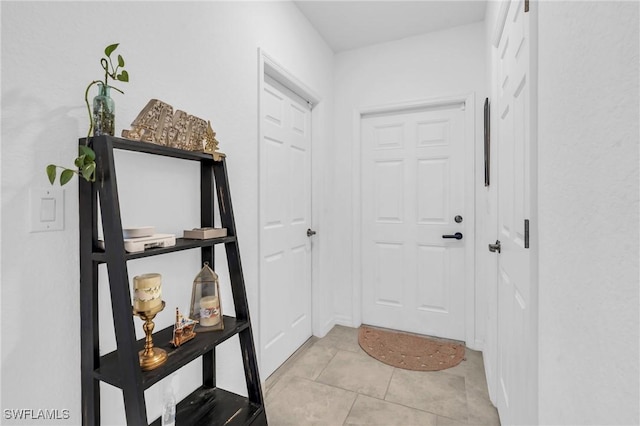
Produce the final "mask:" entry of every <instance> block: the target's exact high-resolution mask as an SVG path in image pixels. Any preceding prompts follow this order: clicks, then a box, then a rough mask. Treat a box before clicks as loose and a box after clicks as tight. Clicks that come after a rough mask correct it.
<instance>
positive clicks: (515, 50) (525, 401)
mask: <svg viewBox="0 0 640 426" xmlns="http://www.w3.org/2000/svg"><path fill="white" fill-rule="evenodd" d="M532 3H533V2H532ZM533 4H534V5H535V4H536V3H533ZM530 34H531V32H530V13H525V10H524V5H523V3H522V2H521V1H512V2H511V4H510V6H509V10H508V14H507V19H506V23H505V26H504V30H503V34H502V37H501V39H500V43H499V45H498V56H499V59H498V110H497V113H498V239H499V240H500V242H501V253H500V254H498V303H497V306H498V315H497V321H498V350H497V355H498V360H497V361H498V365H497V378H498V383H497V384H498V392H497V393H498V395H497V403H498V404H497V405H498V412H499V413H500V418H501V421H502V423H503V424H536V422H537V420H536V395H535V394H536V390H537V387H536V383H537V376H536V374H537V367H536V364H537V359H536V357H535V354H536V353H537V340H536V336H535V327H536V317H537V309H536V308H535V306H532V304H533V303H534V300H535V299H534V292H533V290H532V285H531V249H530V248H528V247H529V238H528V235H527V226H528V225H527V222H525V221H528V220H529V219H530V218H531V212H532V209H531V200H532V198H531V185H532V179H531V176H532V174H531V156H530V155H531V154H530V153H531V148H532V146H531V145H532V144H531V134H532V132H531V125H532V123H531V114H532V105H533V103H532V101H531V95H532V90H531V85H532V82H531V77H532V74H531V71H530V67H531V58H530V56H531V53H530Z"/></svg>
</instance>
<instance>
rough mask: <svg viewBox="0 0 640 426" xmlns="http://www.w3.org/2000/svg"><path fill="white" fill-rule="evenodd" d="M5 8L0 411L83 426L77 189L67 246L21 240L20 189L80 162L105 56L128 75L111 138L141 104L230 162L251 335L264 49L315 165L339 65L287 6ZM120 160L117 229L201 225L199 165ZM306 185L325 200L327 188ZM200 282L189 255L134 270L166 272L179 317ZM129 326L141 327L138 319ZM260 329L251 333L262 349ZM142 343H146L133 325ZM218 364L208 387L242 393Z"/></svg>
mask: <svg viewBox="0 0 640 426" xmlns="http://www.w3.org/2000/svg"><path fill="white" fill-rule="evenodd" d="M1 7H2V122H3V127H2V160H1V161H2V254H3V258H2V344H3V345H2V391H3V392H2V396H3V399H2V401H1V405H2V408H3V409H5V408H36V409H37V408H57V409H68V410H70V413H71V419H69V420H68V421H67V422H66V424H79V422H80V418H81V413H80V352H79V343H80V327H79V311H80V307H79V301H78V299H79V282H78V281H79V271H78V242H77V241H78V230H77V228H78V225H77V224H78V213H77V210H78V202H77V184H76V182H75V180H74V181H73V182H72V183H71V184H69V185H67V186H66V187H65V188H64V189H65V229H64V231H61V232H49V233H30V232H29V229H30V228H29V222H28V219H29V216H28V214H26V212H27V211H28V197H27V195H28V192H29V190H30V189H36V188H46V187H48V185H49V183H48V181H47V179H46V175H45V173H44V168H45V166H46V164H48V163H50V162H54V163H57V164H62V165H70V163H71V160H72V159H73V158H74V157H75V155H76V150H77V148H76V146H77V138H78V137H81V136H83V135H86V132H87V117H86V110H85V106H84V100H83V94H84V89H85V87H86V84H87V83H88V82H89V81H91V80H93V79H99V78H101V72H100V65H99V59H100V57H101V56H102V51H103V49H104V47H105V46H106V45H108V44H110V43H113V42H120V43H121V46H120V48H119V49H118V51H117V52H118V53H121V54H122V55H123V56H124V58H125V60H126V68H127V69H128V71H129V73H130V76H131V82H130V83H128V84H119V85H117V86H118V87H120V88H121V89H123V90H124V91H125V93H126V94H125V95H124V96H123V95H119V94H114V96H113V97H114V99H115V102H116V108H117V122H116V127H117V133H118V134H119V133H120V130H121V129H123V128H129V124H130V123H131V121H132V120H133V119H134V118H135V116H136V115H137V113H138V111H140V109H142V107H143V106H144V105H145V104H146V103H147V101H148V100H149V99H151V98H159V99H161V100H163V101H165V102H168V103H170V104H172V105H173V106H174V107H175V108H176V109H182V110H184V111H186V112H188V113H191V114H194V115H196V116H199V117H202V118H204V119H209V120H211V122H212V126H213V128H214V130H215V131H217V137H218V140H219V141H220V144H221V150H222V151H224V152H226V153H227V154H228V168H229V175H230V181H231V188H232V192H233V193H232V196H233V201H234V204H235V206H234V207H235V213H236V224H237V227H238V235H239V239H240V247H241V253H242V260H243V266H244V277H245V280H246V284H247V291H248V297H249V303H250V308H251V311H252V317H253V320H254V323H255V322H256V320H257V319H258V318H259V316H258V315H257V306H258V303H257V302H258V292H259V287H258V264H259V263H258V253H257V247H258V241H257V235H258V211H259V209H258V149H257V143H258V133H257V129H258V117H257V110H258V77H259V76H258V48H259V47H262V48H263V49H264V50H265V51H266V52H267V53H268V54H269V55H270V56H271V57H273V58H274V59H275V60H276V61H278V62H279V63H280V64H281V65H282V66H284V67H285V68H287V69H288V71H289V72H291V73H292V74H293V75H295V76H296V77H297V78H298V79H299V80H300V81H302V82H304V83H305V84H306V85H307V86H308V87H310V88H312V89H313V90H314V91H315V92H316V93H318V94H319V95H320V96H321V97H322V102H321V103H320V105H319V106H318V107H317V108H318V111H317V113H316V115H315V116H314V119H315V118H317V120H316V121H315V122H314V137H316V140H315V141H314V144H315V147H314V152H316V153H317V154H318V155H320V156H324V152H326V151H327V150H328V149H329V148H328V147H329V146H330V145H329V144H328V143H327V142H328V140H329V139H330V138H329V137H328V136H329V133H330V132H331V129H332V126H331V121H332V119H333V112H332V104H333V101H332V98H331V97H332V84H333V81H332V58H333V53H332V52H331V50H330V49H329V48H328V47H327V46H326V44H325V43H324V41H323V40H322V39H321V38H320V37H319V36H318V35H317V33H316V32H315V30H313V29H312V28H311V26H310V25H309V23H308V21H307V20H306V19H305V18H304V17H303V16H302V15H301V13H300V12H299V11H298V9H297V8H296V7H295V5H293V4H292V3H289V2H259V3H249V2H237V3H235V2H191V3H182V2H157V3H155V2H154V3H150V2H109V3H106V2H105V3H99V2H73V3H63V2H48V3H47V2H44V3H31V2H23V3H18V2H15V3H9V2H2V5H1ZM117 161H118V173H119V174H118V178H119V181H120V190H121V194H120V195H121V202H122V209H123V211H122V215H123V221H124V224H125V226H127V225H130V226H131V225H144V224H153V225H156V226H157V228H158V229H159V230H161V231H162V232H172V233H177V234H181V232H182V230H183V229H188V228H189V227H193V226H195V225H197V224H198V223H199V217H198V216H199V213H198V212H199V210H198V203H199V196H198V187H199V180H198V179H199V178H198V176H199V172H198V168H197V165H193V164H189V163H188V162H182V161H175V160H173V161H172V160H171V159H162V158H160V159H158V158H150V157H149V156H143V155H140V154H136V153H128V152H118V153H117ZM315 179H318V180H320V182H321V183H320V187H321V188H326V184H325V183H324V182H325V181H324V177H323V176H322V175H321V174H320V175H318V174H316V176H315ZM323 191H324V189H323ZM320 198H321V199H322V198H323V197H320ZM321 208H322V206H321ZM321 226H322V224H320V226H319V227H321ZM321 238H322V232H319V239H320V241H321ZM320 258H321V261H322V259H323V256H322V255H321V256H320ZM199 268H200V265H199V254H198V253H195V252H194V253H191V252H181V253H176V254H172V255H168V256H162V257H158V258H151V259H144V260H139V261H134V262H129V273H130V275H131V276H133V275H136V274H139V273H143V272H152V271H158V272H161V273H162V274H163V280H164V294H165V299H167V303H168V306H181V307H182V308H186V306H187V305H188V300H189V298H190V289H191V282H192V280H193V277H194V276H195V275H196V273H197V272H198V270H199ZM216 269H217V268H216ZM222 269H223V268H222ZM321 269H325V270H326V269H327V268H326V267H324V268H321ZM104 276H105V274H104V271H102V277H103V278H104ZM225 292H226V295H227V297H226V299H224V306H225V313H229V312H231V311H232V308H231V307H232V303H231V297H230V294H229V288H228V283H226V284H225V285H223V297H224V296H225ZM107 294H108V289H107V287H106V283H105V282H104V281H103V282H101V297H102V300H101V303H100V309H101V312H100V319H101V321H102V323H101V334H102V336H101V337H102V339H103V340H102V342H101V350H102V352H103V353H104V352H108V351H110V350H113V349H114V347H115V343H114V338H113V332H112V324H111V319H110V306H109V302H108V300H109V299H108V298H107V297H106V296H107ZM321 306H322V304H321ZM329 309H331V307H330V306H328V303H325V304H324V311H323V312H322V313H321V314H322V315H323V316H325V317H326V318H324V322H326V321H327V320H330V316H331V312H330V311H329ZM170 312H173V308H171V309H168V310H167V312H165V313H164V314H160V315H159V316H158V317H157V321H156V326H157V328H161V327H163V326H167V325H169V324H170V323H171V322H172V319H173V317H172V314H170ZM324 322H323V323H324ZM135 323H136V325H141V323H140V321H139V320H138V319H135ZM257 330H258V324H254V334H256V335H257V333H256V331H257ZM138 331H139V333H140V335H142V330H141V327H140V330H138ZM217 359H218V366H219V367H220V368H219V377H218V384H219V385H221V386H223V387H228V388H230V389H232V390H236V391H238V392H244V388H245V387H244V377H243V374H242V368H241V363H240V356H239V351H238V350H237V340H233V341H231V342H229V344H225V345H224V346H223V348H222V351H221V353H219V354H218V357H217ZM194 367H195V368H191V369H190V371H191V373H192V374H187V375H185V377H180V389H179V393H182V394H186V393H188V391H189V390H190V389H189V386H188V385H189V384H190V383H192V382H194V381H197V377H198V374H199V372H198V365H195V366H194ZM263 379H264V378H263ZM158 386H159V385H157V386H155V387H154V388H152V389H150V390H149V391H148V392H147V395H148V397H149V400H150V401H151V403H150V404H149V405H148V409H149V415H150V420H152V419H153V418H155V417H156V416H157V415H159V412H160V408H159V404H158V402H159V401H158V398H159V389H157V387H158ZM102 388H103V411H102V415H103V421H104V424H123V423H124V414H123V411H122V397H121V394H120V392H119V391H116V390H114V389H113V388H110V387H109V386H107V385H103V386H102ZM58 423H60V424H64V423H65V422H62V421H60V422H58ZM7 424H11V421H7ZM23 424H24V423H23Z"/></svg>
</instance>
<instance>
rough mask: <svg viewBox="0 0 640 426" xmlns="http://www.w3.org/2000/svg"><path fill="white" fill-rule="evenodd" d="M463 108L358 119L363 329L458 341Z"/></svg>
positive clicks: (462, 248)
mask: <svg viewBox="0 0 640 426" xmlns="http://www.w3.org/2000/svg"><path fill="white" fill-rule="evenodd" d="M463 105H464V104H463V103H460V104H458V105H449V106H444V107H432V108H426V109H424V110H420V111H411V112H406V111H405V112H397V113H387V114H372V115H365V116H363V118H362V121H361V152H362V154H361V155H362V158H361V164H362V169H361V170H362V178H361V187H362V188H361V190H362V223H361V227H362V246H361V247H362V320H363V323H365V324H371V325H375V326H380V327H386V328H392V329H397V330H404V331H410V332H415V333H421V334H426V335H432V336H440V337H446V338H451V339H457V340H464V338H465V327H464V326H465V321H464V319H465V301H464V281H465V244H466V243H467V240H466V239H465V238H464V236H465V233H467V231H469V232H471V231H472V229H473V228H472V226H469V225H470V224H469V222H468V221H465V217H467V214H466V210H465V208H466V206H465V196H464V195H465V173H473V171H472V170H465V167H464V165H465V160H464V158H465V156H464V154H465V152H464V150H465V143H464V141H465V124H464V121H465V113H464V109H463Z"/></svg>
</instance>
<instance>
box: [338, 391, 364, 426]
mask: <svg viewBox="0 0 640 426" xmlns="http://www.w3.org/2000/svg"><path fill="white" fill-rule="evenodd" d="M355 394H356V397H355V398H353V402H352V403H351V407H350V408H349V412H348V413H347V417H345V418H344V421H343V422H342V425H343V426H344V425H346V424H347V419H349V416H350V415H351V411H353V406H354V405H356V401H357V400H358V397H359V396H360V393H358V392H356V393H355Z"/></svg>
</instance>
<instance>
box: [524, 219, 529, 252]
mask: <svg viewBox="0 0 640 426" xmlns="http://www.w3.org/2000/svg"><path fill="white" fill-rule="evenodd" d="M524 248H526V249H528V248H529V219H525V220H524Z"/></svg>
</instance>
